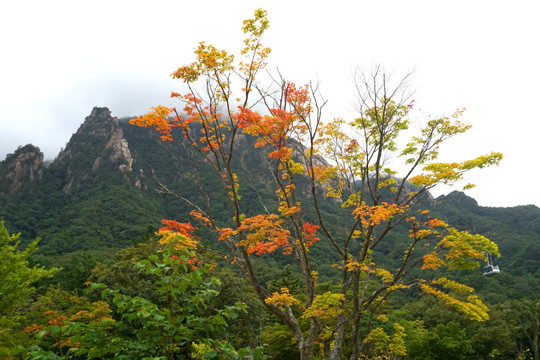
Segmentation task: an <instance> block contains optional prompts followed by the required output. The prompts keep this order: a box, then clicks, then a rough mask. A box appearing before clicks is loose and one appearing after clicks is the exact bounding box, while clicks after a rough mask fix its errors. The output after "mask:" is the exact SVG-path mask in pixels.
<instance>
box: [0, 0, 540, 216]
mask: <svg viewBox="0 0 540 360" xmlns="http://www.w3.org/2000/svg"><path fill="white" fill-rule="evenodd" d="M259 7H262V8H265V9H266V10H268V11H269V17H270V21H271V28H270V30H269V32H268V34H267V36H266V37H265V39H264V44H265V45H266V46H269V47H271V48H272V49H273V51H272V54H271V56H270V60H269V62H270V66H271V67H279V69H280V71H281V72H282V73H283V74H284V75H285V76H286V77H287V78H289V79H291V80H292V81H295V82H297V83H299V84H302V83H305V82H308V81H309V80H310V79H313V80H319V81H320V82H321V91H322V93H323V95H324V96H325V98H326V99H327V100H329V104H328V108H327V112H326V116H327V117H328V119H330V118H333V117H336V116H342V117H346V118H351V117H352V116H353V115H352V113H351V110H352V109H351V105H350V104H351V103H352V102H353V100H354V97H353V91H352V85H351V73H352V70H353V69H354V67H355V66H364V67H369V66H371V65H372V64H375V63H382V64H384V65H385V67H386V68H388V69H391V70H393V71H394V72H395V73H396V75H399V74H405V72H407V71H408V70H411V69H414V70H415V76H414V82H413V86H414V88H415V89H416V94H415V96H414V99H415V103H416V105H417V106H418V107H419V108H421V109H422V110H424V111H425V112H426V113H427V114H431V115H434V116H435V115H442V114H451V113H453V111H454V110H455V109H456V108H460V107H465V108H467V109H468V110H467V112H466V113H465V115H464V116H463V118H462V120H463V121H465V122H468V123H471V124H473V130H471V131H470V132H469V133H468V134H466V135H464V136H462V137H461V139H458V138H456V139H453V140H452V142H451V143H449V144H448V146H447V147H446V148H445V149H444V152H443V154H442V156H443V158H444V159H446V160H448V159H451V158H452V159H456V160H464V159H466V158H468V157H473V156H478V155H481V154H484V153H489V152H491V151H500V152H503V153H504V155H505V158H504V160H503V162H502V164H501V165H500V166H499V167H498V168H489V169H487V170H482V171H478V172H475V173H471V174H470V176H469V178H468V179H467V182H474V183H476V184H477V188H475V189H473V190H470V191H468V192H467V193H468V194H469V195H470V196H472V197H474V198H475V199H476V200H477V201H478V202H479V203H480V204H481V205H484V206H514V205H526V204H536V205H537V206H540V191H539V190H538V187H539V185H538V179H539V175H540V170H539V168H538V164H539V161H538V155H539V150H538V147H537V142H538V141H539V140H538V138H539V132H540V113H539V112H538V111H537V110H536V105H537V104H539V102H540V101H539V100H540V99H539V98H540V96H539V95H540V91H539V86H540V50H539V39H540V20H538V16H539V15H540V2H538V1H537V0H530V1H524V0H514V1H496V0H491V1H482V0H474V1H471V0H467V1H461V0H457V1H456V0H454V1H433V0H429V1H405V0H395V1H387V0H373V1H363V0H355V1H339V0H334V1H332V2H330V1H316V0H311V1H303V0H301V1H293V0H289V1H281V0H279V1H278V0H274V1H257V0H251V1H249V0H245V1H234V0H231V1H222V0H221V1H203V0H198V1H189V2H188V1H180V0H177V1H172V0H167V1H160V0H155V1H152V2H150V1H134V0H131V1H123V0H106V1H99V0H97V1H96V0H94V1H78V0H68V1H57V0H56V1H55V0H48V1H42V0H34V1H28V0H18V1H3V2H2V3H1V4H0V34H1V35H0V44H1V45H0V46H1V53H0V159H4V157H5V155H6V154H7V153H11V152H13V151H14V150H15V149H16V148H17V146H18V145H24V144H27V143H32V144H34V145H37V146H39V147H40V148H41V150H42V151H43V152H44V153H45V158H46V159H53V158H54V157H55V156H56V155H57V154H58V151H59V150H60V148H61V147H63V146H65V144H66V143H67V141H68V140H69V138H70V136H71V134H72V133H74V132H75V131H76V130H77V128H78V127H79V125H80V124H81V123H82V122H83V121H84V118H85V117H86V116H88V115H89V114H90V111H91V110H92V108H93V107H94V106H107V107H109V108H110V109H111V111H112V113H113V115H115V116H118V117H122V116H130V115H140V114H142V113H146V112H147V111H148V109H149V108H150V107H151V106H155V105H158V104H164V105H167V104H170V103H169V102H168V101H169V100H168V98H169V94H170V91H178V90H179V87H180V84H179V83H178V82H175V81H173V80H171V79H170V78H169V74H170V73H171V72H172V71H173V70H174V69H176V68H177V67H179V66H180V65H183V64H186V63H189V62H191V61H192V60H193V56H192V50H193V48H194V47H195V46H196V45H197V44H198V42H199V41H202V40H204V41H206V42H207V43H211V44H214V45H216V46H217V47H218V48H225V49H228V50H237V49H239V48H240V47H241V45H242V39H243V34H242V32H241V30H240V28H241V24H242V19H246V18H249V17H251V16H252V14H253V11H254V10H255V9H256V8H259ZM445 191H447V190H445Z"/></svg>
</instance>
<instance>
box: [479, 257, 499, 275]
mask: <svg viewBox="0 0 540 360" xmlns="http://www.w3.org/2000/svg"><path fill="white" fill-rule="evenodd" d="M486 260H487V265H486V266H484V273H483V275H493V274H499V273H500V272H501V270H499V267H498V266H497V265H493V255H492V254H490V253H486Z"/></svg>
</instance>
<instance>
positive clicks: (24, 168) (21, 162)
mask: <svg viewBox="0 0 540 360" xmlns="http://www.w3.org/2000/svg"><path fill="white" fill-rule="evenodd" d="M42 179H43V153H42V152H41V150H40V149H39V148H38V147H36V146H34V145H30V144H28V145H26V146H23V147H19V148H18V149H17V150H16V151H15V152H14V153H13V154H9V155H7V156H6V159H5V160H4V161H2V162H0V193H3V194H8V195H11V194H13V193H15V192H16V191H17V190H18V189H20V188H25V190H27V189H28V188H29V187H31V186H32V185H34V184H36V183H38V182H40V181H41V180H42Z"/></svg>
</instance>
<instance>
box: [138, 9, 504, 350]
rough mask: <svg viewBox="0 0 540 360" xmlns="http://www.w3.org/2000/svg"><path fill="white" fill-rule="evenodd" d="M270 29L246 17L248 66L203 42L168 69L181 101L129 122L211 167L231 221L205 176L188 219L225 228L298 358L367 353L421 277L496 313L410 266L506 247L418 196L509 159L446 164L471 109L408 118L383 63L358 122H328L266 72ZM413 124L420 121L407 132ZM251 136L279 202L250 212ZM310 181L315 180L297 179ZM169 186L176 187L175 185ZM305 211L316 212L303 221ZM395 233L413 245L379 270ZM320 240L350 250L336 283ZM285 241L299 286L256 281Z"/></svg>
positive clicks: (260, 19)
mask: <svg viewBox="0 0 540 360" xmlns="http://www.w3.org/2000/svg"><path fill="white" fill-rule="evenodd" d="M268 27H269V21H268V19H267V13H266V11H264V10H260V9H259V10H257V11H255V14H254V17H253V18H252V19H248V20H245V21H244V24H243V31H244V33H245V34H246V39H245V40H244V45H245V47H244V48H243V49H242V50H241V52H240V56H241V57H242V60H240V61H239V62H238V63H237V62H235V61H236V59H235V57H234V56H233V55H232V54H229V53H228V52H226V51H225V50H220V49H217V48H216V47H214V46H212V45H207V44H206V43H204V42H201V43H200V44H199V45H198V47H197V48H196V49H195V56H196V60H195V61H194V62H193V63H191V64H187V65H184V66H182V67H180V68H178V69H177V70H175V71H174V72H173V73H172V77H173V78H175V79H178V80H180V81H181V82H183V84H184V86H185V89H187V91H186V92H185V93H183V94H180V93H177V92H173V93H172V94H171V97H173V98H178V99H179V100H180V101H181V102H182V103H183V106H182V107H181V108H178V109H177V108H167V107H163V106H158V107H155V108H153V109H152V111H151V112H150V113H148V114H147V115H144V116H141V117H139V118H137V119H134V120H132V123H133V124H135V125H138V126H144V127H147V126H149V127H153V128H155V129H156V130H157V131H158V132H160V134H161V137H162V140H163V141H172V142H176V143H178V144H180V145H181V146H184V147H185V148H186V151H188V154H191V156H192V159H193V162H194V165H195V166H197V168H199V169H200V167H201V166H202V164H204V165H205V166H206V165H208V166H210V167H212V168H213V170H214V171H215V174H216V176H217V178H218V179H219V181H220V182H221V184H222V187H223V190H224V192H223V194H224V195H225V197H226V199H227V203H228V206H229V209H230V221H229V223H228V224H223V223H222V222H219V221H217V220H216V218H215V217H214V216H213V214H212V207H211V203H212V198H213V197H214V196H215V194H213V193H209V192H208V191H205V187H204V183H203V182H202V181H201V182H199V186H200V189H201V191H202V193H203V194H204V197H205V199H206V200H205V204H203V205H201V204H200V203H197V202H195V201H193V199H192V198H191V197H190V195H191V194H184V193H181V192H180V193H178V192H176V193H174V195H175V196H177V197H178V198H180V199H182V200H184V201H186V202H188V203H189V204H191V205H192V206H193V211H192V212H191V215H192V216H193V217H194V218H195V219H197V220H198V221H199V222H200V223H201V224H203V225H204V226H208V227H209V228H211V229H213V230H214V231H215V232H216V234H217V238H218V240H219V241H221V242H222V243H223V244H224V245H225V246H226V247H227V249H228V250H229V254H228V256H229V257H230V259H231V261H232V262H233V263H234V264H236V265H237V266H238V267H239V269H240V270H241V272H242V273H243V274H245V276H246V277H247V278H249V280H250V282H251V284H252V286H253V288H254V289H255V291H256V292H257V294H258V296H259V298H260V299H261V300H262V301H263V302H264V304H265V306H266V307H267V309H268V310H269V311H270V312H271V313H273V314H274V315H275V316H276V317H277V318H278V319H280V320H281V321H282V322H283V324H285V325H286V326H288V327H289V329H290V330H291V331H292V333H293V336H294V339H295V341H296V344H297V347H298V350H299V353H300V357H301V359H304V360H305V359H312V358H314V356H321V357H324V358H325V359H334V360H337V359H341V358H343V357H344V356H348V357H350V358H351V359H358V358H359V357H360V355H361V354H362V352H363V349H365V348H366V344H367V343H368V342H369V341H368V342H366V340H369V339H370V338H369V334H373V327H374V324H375V321H374V319H375V318H376V317H378V316H380V315H381V314H380V312H381V311H382V309H384V303H385V301H386V300H387V298H388V296H389V295H390V294H391V293H392V292H395V291H398V290H403V289H409V288H412V287H416V288H419V289H421V290H422V291H424V292H426V293H428V294H431V295H433V296H436V297H438V298H441V299H442V300H444V301H445V302H446V303H447V304H448V305H450V306H452V307H454V308H455V309H457V310H459V311H462V312H463V313H465V314H467V315H468V316H469V317H471V318H473V319H475V320H478V321H482V320H485V319H487V317H488V315H487V308H486V307H485V306H484V305H483V304H482V302H481V301H480V300H479V299H478V298H477V297H476V296H475V295H473V294H472V292H473V289H472V288H470V287H468V286H465V285H462V284H459V283H458V282H456V281H454V280H451V279H449V278H447V277H435V278H433V277H434V276H435V274H434V273H430V278H431V280H429V281H428V280H423V279H421V278H419V277H417V276H410V274H411V271H412V270H413V269H416V268H421V269H423V270H426V271H428V270H435V269H439V270H442V269H444V268H446V269H449V270H453V269H474V268H476V267H477V266H478V265H479V264H478V262H479V261H481V260H482V259H483V258H484V252H489V253H493V254H498V250H497V246H496V245H495V244H494V243H492V242H491V241H489V240H488V239H487V238H485V237H484V236H482V235H475V234H470V233H467V232H463V231H460V230H458V229H455V228H453V227H450V226H449V225H448V224H447V223H445V222H444V221H442V220H440V219H436V218H433V217H430V215H429V212H428V211H427V210H424V209H423V208H422V207H421V205H422V200H423V199H425V198H426V195H427V194H428V192H429V190H431V189H433V188H434V187H435V186H437V185H439V184H450V185H452V184H455V183H457V182H458V181H460V180H461V179H462V178H463V175H464V174H465V173H466V172H468V171H470V170H473V169H476V168H483V167H486V166H490V165H495V164H498V162H499V161H500V160H501V158H502V155H501V154H499V153H491V154H488V155H482V156H479V157H476V158H474V159H472V160H466V161H462V162H450V163H447V162H440V161H438V154H439V150H440V147H441V144H443V143H444V142H445V141H446V140H448V139H449V138H451V137H453V136H455V135H458V134H461V133H463V132H465V131H467V130H468V129H469V128H470V126H469V125H466V124H464V123H462V122H460V121H459V116H460V115H461V113H462V110H458V111H456V113H454V114H453V115H451V116H443V117H440V118H433V119H431V118H430V119H426V120H425V121H423V122H422V123H421V124H417V125H415V126H414V127H411V126H410V121H409V115H410V112H411V108H412V107H413V101H412V100H411V98H410V96H408V94H407V92H406V91H404V90H406V86H405V85H406V81H407V77H406V78H405V79H403V80H402V81H398V82H397V83H395V84H394V83H392V81H390V79H389V78H388V75H387V74H386V73H385V72H384V71H383V69H382V68H381V67H377V68H376V69H375V71H374V72H373V73H371V74H369V75H367V74H366V75H363V74H360V75H358V76H357V78H356V85H357V88H356V90H357V92H356V97H357V100H358V101H357V105H358V115H357V116H358V117H357V118H356V119H353V120H345V119H339V118H338V119H331V120H326V117H325V116H323V109H324V107H325V104H326V102H325V101H324V100H323V99H322V97H321V96H320V94H319V91H318V87H317V86H315V85H313V84H307V85H303V86H299V85H296V84H294V83H293V82H291V81H287V80H286V79H284V78H283V77H281V76H277V77H276V76H270V77H269V78H267V80H268V81H266V82H265V81H262V80H260V78H261V77H262V76H264V72H263V70H265V68H266V66H267V63H266V61H267V58H268V56H269V54H270V49H269V48H267V47H265V46H264V45H263V44H262V40H263V35H264V33H265V32H266V31H267V30H268ZM409 129H410V130H414V129H419V131H417V133H416V134H413V135H412V136H410V134H409V133H410V131H409ZM406 136H410V137H409V139H408V140H407V139H405V138H404V137H406ZM246 137H251V138H253V140H254V146H255V147H256V148H259V149H260V150H261V151H264V152H266V154H267V161H266V162H267V166H268V170H269V174H270V175H271V176H272V178H273V180H274V184H275V188H274V191H275V194H276V200H277V202H278V204H279V205H278V208H277V211H271V210H270V209H269V207H267V206H265V204H263V203H261V204H260V207H259V211H258V213H257V214H255V215H253V216H247V215H246V212H245V211H244V209H245V208H246V204H245V203H244V202H243V201H242V194H243V192H244V191H245V190H246V189H245V188H243V187H242V186H241V185H240V184H241V181H240V180H241V179H239V176H238V174H237V172H235V167H234V164H235V163H238V162H241V156H240V154H239V153H238V144H239V142H240V141H242V139H245V138H246ZM390 159H393V161H394V162H393V163H392V164H391V163H390V161H389V160H390ZM393 166H397V169H399V172H398V171H397V170H394V168H393ZM306 182H307V184H308V185H307V187H305V186H303V187H302V188H300V187H299V184H300V183H306ZM160 185H161V186H162V189H163V190H164V191H166V192H171V193H172V191H170V190H169V188H168V187H167V186H166V185H167V184H160ZM471 186H472V185H466V188H468V187H471ZM329 198H330V199H329ZM329 200H331V201H334V202H335V203H340V204H341V206H342V207H343V208H344V209H346V210H347V211H348V214H349V215H350V217H349V220H348V221H347V222H344V223H343V224H340V227H339V228H338V229H337V230H336V227H334V226H331V225H332V224H331V222H332V221H333V220H331V219H329V218H327V217H326V214H325V212H324V211H322V210H321V209H322V208H321V207H322V206H323V204H324V203H325V202H327V201H329ZM249 205H250V207H251V208H253V206H254V204H249ZM307 209H309V210H310V211H314V213H315V219H308V218H307V216H306V215H305V214H306V210H307ZM345 225H347V227H345ZM403 229H405V231H404V232H403V231H402V230H403ZM407 229H408V232H407ZM393 234H397V235H395V236H390V235H393ZM390 239H399V242H400V244H401V245H403V244H405V245H404V246H405V249H406V250H405V251H404V252H403V254H402V256H401V257H400V258H399V259H397V261H398V264H397V266H395V267H392V268H383V267H382V266H381V265H380V264H381V263H382V261H381V259H379V258H377V251H376V250H377V248H378V247H379V246H380V245H381V244H384V243H385V242H388V241H391V240H390ZM394 241H396V240H394ZM320 242H327V243H328V244H330V247H331V249H332V250H333V252H334V254H335V255H336V257H337V258H339V259H340V260H339V261H338V262H337V263H336V264H335V267H337V268H338V269H339V271H340V276H339V280H338V283H337V284H336V285H337V289H338V290H336V291H327V290H324V291H320V290H319V287H318V282H317V272H316V271H314V270H313V266H312V261H313V259H312V256H311V255H310V249H311V248H312V247H314V246H317V243H320ZM276 251H281V252H283V253H284V254H288V255H290V256H291V257H293V258H294V259H295V260H296V263H297V265H298V268H299V271H300V273H301V276H302V279H303V284H302V285H303V286H302V295H301V296H295V295H294V294H292V293H291V291H290V289H288V288H287V287H283V288H281V289H279V290H278V291H273V292H272V291H269V289H267V288H266V286H265V284H263V283H261V281H260V280H259V274H257V271H256V270H255V267H254V257H257V256H261V255H263V254H272V253H274V252H276ZM441 273H443V272H442V271H439V272H437V274H441ZM306 324H307V325H306ZM373 336H374V335H372V337H373ZM396 351H400V352H401V351H403V349H402V348H401V347H399V350H396Z"/></svg>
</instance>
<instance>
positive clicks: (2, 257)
mask: <svg viewBox="0 0 540 360" xmlns="http://www.w3.org/2000/svg"><path fill="white" fill-rule="evenodd" d="M18 238H19V235H18V234H17V235H10V234H9V232H8V230H7V229H6V228H5V227H4V222H3V221H0V347H3V346H9V345H10V343H11V339H12V337H13V336H14V335H16V333H17V332H19V331H20V330H21V329H20V324H19V320H20V316H21V311H22V307H23V306H24V305H25V303H26V302H27V301H28V299H29V298H30V296H32V295H33V294H34V293H35V291H36V289H35V288H34V287H33V284H34V283H35V282H36V281H38V280H40V279H43V278H47V277H51V276H53V275H54V274H55V273H56V272H57V271H58V269H56V268H51V269H45V268H44V267H42V266H38V265H35V266H31V265H30V264H29V260H28V257H29V256H30V255H31V254H32V253H34V252H35V251H36V250H37V244H38V242H39V239H36V240H35V241H33V242H32V243H31V244H30V245H28V246H27V247H26V248H25V249H21V248H20V247H19V245H20V241H18Z"/></svg>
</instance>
